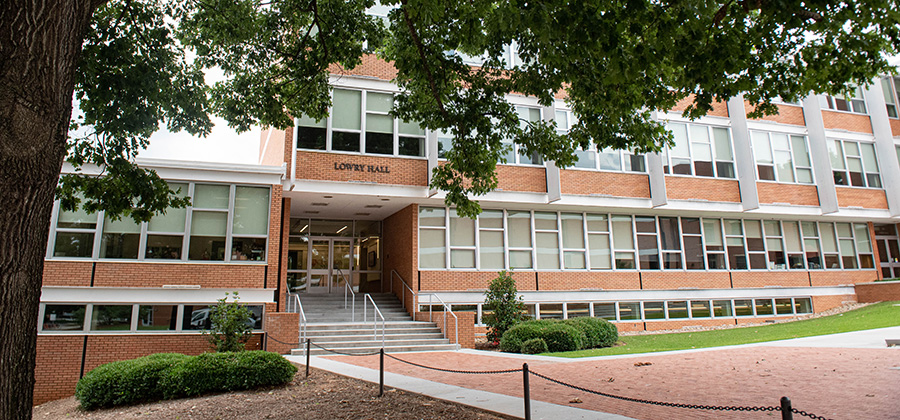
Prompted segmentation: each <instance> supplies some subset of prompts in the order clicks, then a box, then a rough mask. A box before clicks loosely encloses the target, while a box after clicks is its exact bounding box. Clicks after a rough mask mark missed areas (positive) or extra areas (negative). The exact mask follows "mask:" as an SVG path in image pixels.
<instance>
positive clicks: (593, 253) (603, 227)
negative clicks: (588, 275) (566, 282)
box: [586, 214, 612, 270]
mask: <svg viewBox="0 0 900 420" xmlns="http://www.w3.org/2000/svg"><path fill="white" fill-rule="evenodd" d="M586 220H587V230H588V247H589V248H590V253H589V258H590V260H591V269H593V270H609V269H610V268H612V263H611V257H612V255H611V253H610V247H609V223H608V222H609V218H608V217H607V216H606V215H604V214H588V215H587V219H586Z"/></svg>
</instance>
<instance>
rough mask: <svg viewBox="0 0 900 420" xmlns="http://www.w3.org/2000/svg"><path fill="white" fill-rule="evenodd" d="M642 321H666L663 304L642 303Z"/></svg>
mask: <svg viewBox="0 0 900 420" xmlns="http://www.w3.org/2000/svg"><path fill="white" fill-rule="evenodd" d="M644 319H646V320H648V321H649V320H651V319H666V305H665V302H644Z"/></svg>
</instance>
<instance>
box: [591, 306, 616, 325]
mask: <svg viewBox="0 0 900 420" xmlns="http://www.w3.org/2000/svg"><path fill="white" fill-rule="evenodd" d="M616 312H617V311H616V303H615V302H598V303H594V317H595V318H603V319H605V320H607V321H615V320H616Z"/></svg>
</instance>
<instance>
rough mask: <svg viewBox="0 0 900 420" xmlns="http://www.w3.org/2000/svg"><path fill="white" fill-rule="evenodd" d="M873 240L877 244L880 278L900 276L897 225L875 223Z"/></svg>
mask: <svg viewBox="0 0 900 420" xmlns="http://www.w3.org/2000/svg"><path fill="white" fill-rule="evenodd" d="M875 242H876V243H877V245H878V259H879V260H880V262H881V276H882V278H885V279H894V278H898V277H900V236H898V235H897V225H875Z"/></svg>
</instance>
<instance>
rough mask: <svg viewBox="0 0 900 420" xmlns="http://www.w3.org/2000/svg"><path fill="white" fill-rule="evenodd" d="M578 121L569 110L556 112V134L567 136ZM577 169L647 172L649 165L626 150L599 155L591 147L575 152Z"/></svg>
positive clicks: (642, 157)
mask: <svg viewBox="0 0 900 420" xmlns="http://www.w3.org/2000/svg"><path fill="white" fill-rule="evenodd" d="M576 121H577V119H576V118H575V115H574V114H572V111H569V110H561V109H557V110H556V128H557V130H556V132H557V133H559V134H565V133H567V132H569V130H570V129H571V128H572V125H573V124H574V123H575V122H576ZM575 156H576V160H575V164H574V167H575V168H584V169H599V170H601V171H625V172H647V164H646V162H645V160H644V155H639V154H634V153H631V152H627V151H624V150H615V149H603V151H601V152H600V153H597V150H596V147H595V146H594V145H591V146H590V147H589V148H588V149H587V150H584V149H582V148H580V147H579V148H578V149H576V150H575Z"/></svg>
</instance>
